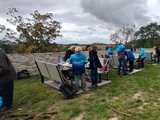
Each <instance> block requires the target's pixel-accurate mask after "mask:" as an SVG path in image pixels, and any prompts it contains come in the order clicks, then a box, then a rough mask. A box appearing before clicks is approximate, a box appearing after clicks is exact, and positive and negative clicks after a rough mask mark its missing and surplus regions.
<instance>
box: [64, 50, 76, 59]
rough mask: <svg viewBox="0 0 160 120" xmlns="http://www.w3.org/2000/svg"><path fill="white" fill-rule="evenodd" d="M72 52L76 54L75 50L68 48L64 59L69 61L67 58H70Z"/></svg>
mask: <svg viewBox="0 0 160 120" xmlns="http://www.w3.org/2000/svg"><path fill="white" fill-rule="evenodd" d="M72 54H74V52H73V51H72V50H67V51H66V54H65V56H64V61H67V59H69V58H70V57H71V55H72Z"/></svg>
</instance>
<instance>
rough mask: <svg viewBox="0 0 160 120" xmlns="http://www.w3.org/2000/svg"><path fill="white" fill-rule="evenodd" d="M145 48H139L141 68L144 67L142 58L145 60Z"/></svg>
mask: <svg viewBox="0 0 160 120" xmlns="http://www.w3.org/2000/svg"><path fill="white" fill-rule="evenodd" d="M145 57H146V56H145V49H144V48H140V49H139V59H140V62H141V68H144V60H145Z"/></svg>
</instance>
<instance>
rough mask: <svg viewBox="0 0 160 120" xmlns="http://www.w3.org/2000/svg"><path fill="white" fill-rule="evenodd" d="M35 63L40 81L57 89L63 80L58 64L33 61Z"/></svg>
mask: <svg viewBox="0 0 160 120" xmlns="http://www.w3.org/2000/svg"><path fill="white" fill-rule="evenodd" d="M35 63H36V66H37V68H38V71H39V74H40V76H41V82H42V83H44V84H46V85H49V86H51V87H53V88H55V89H57V90H59V88H60V85H61V84H62V82H63V80H64V79H63V76H62V73H61V71H60V68H59V66H58V65H57V64H51V63H47V62H44V61H35Z"/></svg>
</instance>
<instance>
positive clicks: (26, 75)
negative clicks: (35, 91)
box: [17, 70, 30, 80]
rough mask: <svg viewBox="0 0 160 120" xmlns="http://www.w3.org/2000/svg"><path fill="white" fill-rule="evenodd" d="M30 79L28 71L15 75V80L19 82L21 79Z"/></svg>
mask: <svg viewBox="0 0 160 120" xmlns="http://www.w3.org/2000/svg"><path fill="white" fill-rule="evenodd" d="M29 77H30V73H29V71H28V70H21V71H19V72H18V73H17V79H18V80H21V79H26V78H29Z"/></svg>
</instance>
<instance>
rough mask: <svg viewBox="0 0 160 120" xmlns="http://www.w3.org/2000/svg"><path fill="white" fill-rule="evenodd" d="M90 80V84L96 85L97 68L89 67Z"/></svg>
mask: <svg viewBox="0 0 160 120" xmlns="http://www.w3.org/2000/svg"><path fill="white" fill-rule="evenodd" d="M91 80H92V86H94V85H97V83H98V71H97V69H91Z"/></svg>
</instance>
